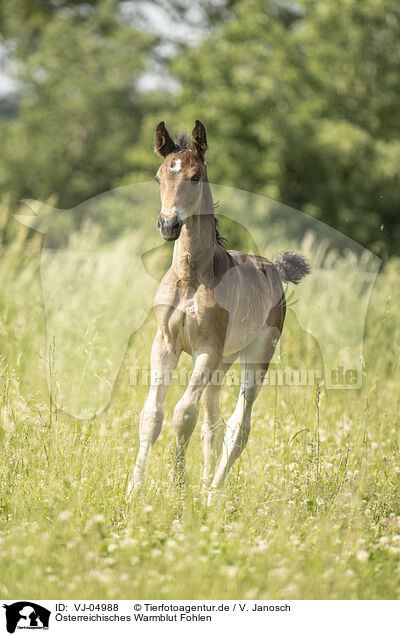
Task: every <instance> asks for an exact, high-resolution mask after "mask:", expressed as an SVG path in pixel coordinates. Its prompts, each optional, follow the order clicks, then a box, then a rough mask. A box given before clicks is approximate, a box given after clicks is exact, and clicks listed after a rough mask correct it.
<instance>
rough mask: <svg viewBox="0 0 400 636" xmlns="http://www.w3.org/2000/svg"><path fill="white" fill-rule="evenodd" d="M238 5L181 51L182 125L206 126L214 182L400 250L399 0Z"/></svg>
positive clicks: (254, 0) (177, 119)
mask: <svg viewBox="0 0 400 636" xmlns="http://www.w3.org/2000/svg"><path fill="white" fill-rule="evenodd" d="M233 13H234V16H233V18H232V19H230V20H227V21H226V22H225V23H224V24H223V25H222V26H221V27H220V28H219V29H218V30H217V31H215V32H214V33H212V34H211V35H210V36H209V37H207V38H206V39H204V40H203V41H202V42H201V44H200V45H199V46H198V47H196V48H192V49H189V48H187V49H186V50H185V51H182V52H181V53H180V55H179V56H177V57H176V59H175V60H174V62H173V65H172V72H173V73H174V75H175V77H176V78H177V80H178V81H179V83H180V86H181V90H180V92H179V93H178V95H177V99H176V103H175V104H174V108H173V110H172V112H171V114H170V116H169V118H168V122H169V123H170V124H171V126H172V128H173V127H174V125H177V124H179V123H182V122H184V123H185V124H186V125H188V126H191V125H192V122H193V121H194V119H195V118H200V119H202V120H203V121H204V122H205V123H206V124H207V127H208V132H209V138H210V153H209V163H210V173H211V176H212V180H214V181H215V182H219V183H225V184H229V185H232V186H236V187H238V188H243V189H246V190H250V191H252V192H257V193H262V194H265V195H267V196H269V197H271V198H274V199H279V200H280V201H282V202H284V203H286V204H288V205H291V206H293V207H296V208H298V209H301V210H303V211H304V212H307V213H308V214H311V215H312V216H315V217H317V218H319V219H321V220H322V221H324V222H325V223H329V224H331V225H333V226H334V227H335V228H336V229H338V230H340V231H342V232H344V233H345V234H347V235H348V236H351V237H352V238H354V239H355V240H356V241H358V242H360V243H362V244H364V245H366V246H368V247H369V248H371V249H373V250H375V251H376V252H378V253H380V254H384V253H385V251H386V250H389V251H395V250H396V249H398V246H399V245H400V223H399V214H400V203H399V197H398V193H399V191H400V190H399V186H400V177H399V165H400V139H399V132H400V111H399V108H398V100H399V94H400V84H399V82H400V79H399V74H398V59H399V58H398V42H399V40H400V3H399V2H397V0H380V1H379V2H378V1H377V0H364V1H363V2H359V3H355V2H353V1H352V0H323V1H322V2H321V1H320V0H302V2H301V4H296V3H294V2H279V1H275V0H274V1H273V0H241V1H240V2H238V3H237V4H236V5H235V6H234V7H233ZM166 114H167V113H165V112H164V113H163V115H164V116H166ZM145 130H146V127H145Z"/></svg>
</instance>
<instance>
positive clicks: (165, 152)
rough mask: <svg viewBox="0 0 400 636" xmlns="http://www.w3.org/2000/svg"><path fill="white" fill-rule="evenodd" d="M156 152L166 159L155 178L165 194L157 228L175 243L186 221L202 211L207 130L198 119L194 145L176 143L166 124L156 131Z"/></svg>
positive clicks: (159, 126) (161, 124) (181, 141)
mask: <svg viewBox="0 0 400 636" xmlns="http://www.w3.org/2000/svg"><path fill="white" fill-rule="evenodd" d="M154 150H155V152H158V154H159V155H161V157H163V158H164V161H163V163H162V164H161V166H160V167H159V169H158V170H157V175H156V177H155V180H156V181H157V182H158V183H159V184H160V193H161V212H160V214H159V216H158V220H157V227H158V229H159V230H160V233H161V236H162V237H163V238H164V239H165V240H166V241H175V240H176V239H177V238H178V237H179V235H180V233H181V229H182V225H183V223H184V221H185V219H186V218H187V217H188V216H191V215H193V214H196V213H200V212H201V201H202V197H203V188H204V183H206V182H207V170H206V163H205V154H206V151H207V135H206V128H205V126H204V124H202V123H201V121H199V120H196V123H195V126H194V128H193V130H192V137H191V140H190V143H189V141H188V140H186V139H185V138H184V137H183V138H182V139H178V143H175V142H174V141H173V140H172V139H171V137H170V136H169V133H168V130H167V129H166V128H165V125H164V122H163V121H162V122H160V123H159V124H158V126H157V128H156V143H155V147H154Z"/></svg>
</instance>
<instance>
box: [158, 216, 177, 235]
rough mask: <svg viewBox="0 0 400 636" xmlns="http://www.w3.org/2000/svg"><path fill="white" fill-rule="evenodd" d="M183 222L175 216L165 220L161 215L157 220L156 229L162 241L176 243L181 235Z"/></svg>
mask: <svg viewBox="0 0 400 636" xmlns="http://www.w3.org/2000/svg"><path fill="white" fill-rule="evenodd" d="M182 224H183V221H182V220H181V219H180V218H179V217H178V216H177V215H175V216H173V217H172V218H171V219H165V218H164V217H163V216H161V214H160V215H159V216H158V219H157V228H158V230H159V232H160V234H161V236H162V237H163V239H164V241H176V239H177V238H179V235H180V233H181V229H182Z"/></svg>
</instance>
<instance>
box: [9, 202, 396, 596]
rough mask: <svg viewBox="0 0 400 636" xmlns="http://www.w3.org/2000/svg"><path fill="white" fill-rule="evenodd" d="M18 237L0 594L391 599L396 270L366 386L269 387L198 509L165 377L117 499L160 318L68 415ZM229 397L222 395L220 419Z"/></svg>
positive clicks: (293, 338)
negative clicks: (96, 405) (142, 462)
mask: <svg viewBox="0 0 400 636" xmlns="http://www.w3.org/2000/svg"><path fill="white" fill-rule="evenodd" d="M5 213H6V212H4V211H3V214H5ZM13 232H14V235H13V236H9V235H8V236H7V245H6V246H4V247H3V248H2V253H1V256H0V276H1V281H2V282H1V288H0V334H1V343H2V344H1V363H0V416H1V463H0V474H1V477H0V511H1V515H0V558H1V569H0V571H1V577H0V595H1V596H2V597H3V598H22V597H26V598H59V597H62V598H191V599H201V598H292V599H296V598H311V599H314V598H329V599H334V598H398V597H399V596H400V488H399V486H400V451H399V428H400V425H399V391H398V387H399V383H400V372H399V357H398V354H397V352H398V351H399V348H400V347H399V345H400V338H399V336H400V328H399V302H400V291H399V285H398V279H399V274H400V262H399V261H397V260H395V259H394V260H392V261H391V262H390V263H388V264H387V266H386V267H385V270H384V271H383V273H381V274H380V275H379V276H378V278H377V281H376V283H375V286H374V290H373V294H372V297H371V300H370V303H369V308H368V314H367V321H366V327H365V334H364V349H363V355H364V359H365V368H364V370H365V377H364V381H363V387H362V388H361V389H359V390H356V391H351V390H337V391H334V390H326V388H325V387H324V384H323V383H322V384H321V385H320V386H315V385H314V386H305V387H284V386H274V387H268V386H266V387H265V388H264V389H263V391H262V392H261V394H260V397H259V398H258V400H257V402H256V405H255V408H254V416H253V428H252V432H251V435H250V441H249V444H248V446H247V449H246V451H245V453H244V455H243V458H242V460H241V462H240V465H235V467H234V469H233V470H232V472H231V475H230V478H229V479H228V482H227V484H226V487H225V489H224V491H223V493H222V494H221V496H220V497H219V498H217V500H216V501H215V502H214V503H213V505H212V506H211V507H206V506H205V504H204V502H203V499H202V497H201V493H200V475H201V464H202V458H201V451H200V439H199V428H200V427H199V426H198V427H197V429H196V431H195V433H194V435H193V439H192V441H191V443H190V447H189V451H188V455H187V466H188V483H187V487H186V489H185V490H184V491H177V490H175V489H173V488H172V487H171V485H170V478H169V475H170V470H171V465H172V457H173V448H174V439H173V434H172V430H171V426H170V423H171V415H172V411H173V405H174V403H175V402H176V400H177V399H178V396H180V395H181V393H182V391H183V387H182V386H180V385H179V382H175V383H174V384H173V386H171V389H170V391H169V394H168V397H167V400H166V406H165V412H166V421H165V424H164V428H163V431H162V434H161V437H160V439H159V441H158V442H157V444H156V446H155V448H154V451H153V454H152V457H151V460H150V465H149V473H148V479H147V483H146V488H145V492H144V494H143V497H141V498H139V499H135V500H133V501H132V502H128V501H127V499H126V488H127V483H128V481H129V479H130V477H131V470H132V464H133V461H134V457H135V452H136V449H137V444H138V437H137V424H138V414H139V412H140V409H141V407H142V404H143V400H144V396H145V393H146V390H147V389H146V387H143V386H135V385H132V382H131V381H130V375H129V374H130V367H132V366H138V367H141V366H147V365H148V358H149V352H150V347H151V342H152V338H153V336H154V330H155V323H154V318H153V317H152V316H151V315H150V316H149V318H148V320H147V321H146V322H145V324H144V325H143V327H142V328H141V329H140V330H139V331H137V332H136V333H135V334H133V335H132V337H131V341H130V346H129V347H128V349H127V351H126V354H125V358H124V361H123V363H122V366H121V368H120V371H119V375H118V379H117V382H116V386H115V387H114V390H113V393H112V398H111V401H110V403H109V404H108V407H107V408H106V409H105V410H104V411H103V412H102V413H101V414H100V415H97V416H93V417H90V418H88V419H86V420H79V419H74V418H72V417H71V416H68V415H67V414H66V413H64V412H63V411H62V410H61V409H60V408H59V401H58V399H59V398H58V397H57V392H58V388H57V356H58V355H59V351H58V349H57V341H56V342H55V343H54V342H53V341H51V340H50V343H48V342H47V340H46V320H45V314H44V309H43V299H42V288H41V280H40V271H39V265H40V247H41V244H40V240H39V238H38V237H37V236H34V237H33V238H30V239H29V240H28V238H29V237H28V230H27V229H25V228H23V227H22V226H21V227H17V225H16V226H15V227H14V230H13ZM123 240H124V241H125V240H126V239H123ZM121 249H122V248H121ZM341 267H345V265H343V263H342V264H341ZM67 300H68V299H66V301H67ZM323 319H326V320H329V319H331V320H332V329H333V328H334V326H333V322H334V320H335V317H333V316H331V317H329V316H323ZM299 333H300V336H301V334H304V332H299V331H298V330H297V331H296V321H295V320H294V317H293V316H292V315H291V314H290V312H289V316H288V321H287V324H286V326H285V335H284V338H285V341H284V343H283V344H282V351H283V353H282V355H286V356H287V357H288V360H289V362H290V361H291V362H292V363H293V366H294V365H295V363H296V362H297V363H299V361H301V363H302V365H304V368H314V367H315V365H316V364H318V361H319V357H318V356H319V352H318V351H317V350H316V349H315V348H314V347H313V346H312V342H311V344H310V340H309V339H308V338H307V337H306V336H304V337H300V338H299ZM52 342H53V344H52V345H51V346H50V347H49V344H51V343H52ZM76 346H77V347H78V346H80V343H78V342H77V343H76ZM189 366H190V361H189V359H188V357H184V359H183V360H182V365H181V368H189ZM76 371H77V372H79V371H80V370H79V368H77V369H76ZM49 387H50V389H49ZM81 390H82V391H85V390H87V389H86V388H85V386H82V388H81ZM236 393H237V387H235V386H229V385H228V386H225V387H224V389H223V392H222V398H221V406H222V412H223V416H224V418H226V417H227V416H228V415H229V414H230V412H231V411H232V408H233V405H234V400H235V396H236ZM27 572H29V576H27Z"/></svg>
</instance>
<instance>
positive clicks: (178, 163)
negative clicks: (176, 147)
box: [169, 159, 182, 172]
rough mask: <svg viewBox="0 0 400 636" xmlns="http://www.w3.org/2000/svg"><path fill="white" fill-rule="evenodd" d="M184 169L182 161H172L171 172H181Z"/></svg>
mask: <svg viewBox="0 0 400 636" xmlns="http://www.w3.org/2000/svg"><path fill="white" fill-rule="evenodd" d="M181 167H182V160H181V159H176V160H175V161H172V163H171V165H170V168H169V171H170V172H179V171H180V169H181Z"/></svg>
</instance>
